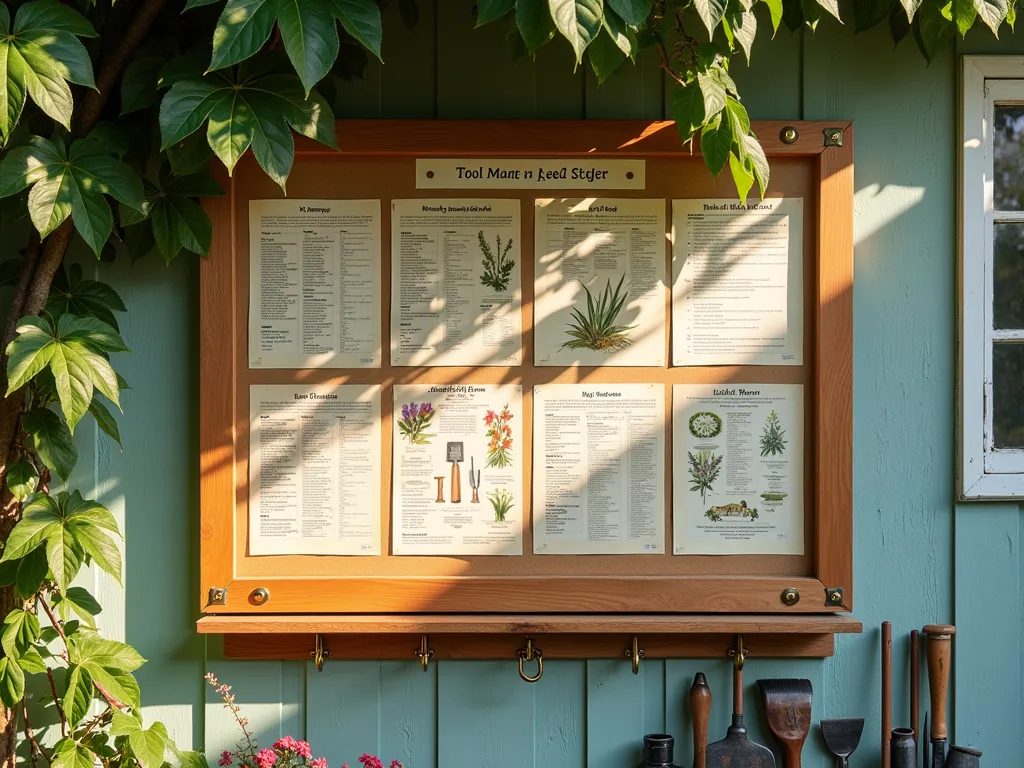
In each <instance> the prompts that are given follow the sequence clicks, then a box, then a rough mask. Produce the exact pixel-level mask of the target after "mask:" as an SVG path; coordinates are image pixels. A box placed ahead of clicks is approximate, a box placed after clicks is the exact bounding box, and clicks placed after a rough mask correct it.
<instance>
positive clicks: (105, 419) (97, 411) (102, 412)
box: [89, 396, 124, 450]
mask: <svg viewBox="0 0 1024 768" xmlns="http://www.w3.org/2000/svg"><path fill="white" fill-rule="evenodd" d="M89 413H91V414H92V417H93V418H94V419H96V424H97V426H98V427H99V428H100V429H102V430H103V431H104V432H105V433H106V434H107V436H108V437H110V439H111V440H113V441H114V442H115V443H117V444H118V446H120V447H121V449H122V450H123V449H124V446H123V445H122V444H121V430H120V428H119V427H118V426H117V420H116V419H115V418H114V414H112V413H111V412H110V409H109V408H107V406H105V405H104V404H103V403H102V402H101V401H100V400H99V398H97V397H95V396H94V397H93V399H92V402H91V403H89Z"/></svg>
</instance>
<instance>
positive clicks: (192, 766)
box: [178, 751, 210, 768]
mask: <svg viewBox="0 0 1024 768" xmlns="http://www.w3.org/2000/svg"><path fill="white" fill-rule="evenodd" d="M178 759H179V760H180V761H181V768H210V764H209V763H208V762H207V761H206V756H205V755H204V754H203V753H202V752H191V751H188V752H182V753H181V754H180V755H178Z"/></svg>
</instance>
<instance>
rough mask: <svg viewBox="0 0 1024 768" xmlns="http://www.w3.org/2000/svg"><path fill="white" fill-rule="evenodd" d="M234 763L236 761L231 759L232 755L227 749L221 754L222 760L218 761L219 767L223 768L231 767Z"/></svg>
mask: <svg viewBox="0 0 1024 768" xmlns="http://www.w3.org/2000/svg"><path fill="white" fill-rule="evenodd" d="M232 762H234V761H233V760H232V759H231V753H230V752H228V751H227V750H226V749H225V750H224V751H223V752H221V753H220V760H218V761H217V765H219V766H221V768H224V766H226V765H231V763H232Z"/></svg>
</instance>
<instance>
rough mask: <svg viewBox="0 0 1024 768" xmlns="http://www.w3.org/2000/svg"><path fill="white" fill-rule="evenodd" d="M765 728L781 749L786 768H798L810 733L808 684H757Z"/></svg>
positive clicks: (762, 682) (769, 681) (767, 681)
mask: <svg viewBox="0 0 1024 768" xmlns="http://www.w3.org/2000/svg"><path fill="white" fill-rule="evenodd" d="M757 684H758V686H759V687H760V688H761V695H762V696H763V697H764V712H765V715H767V717H768V727H769V728H770V729H771V731H772V733H774V734H775V738H776V739H778V740H779V744H780V745H782V764H783V765H784V766H785V768H800V751H801V750H802V749H803V747H804V741H805V740H806V739H807V732H808V731H809V730H810V729H811V696H812V695H813V691H812V689H811V681H810V680H788V679H781V680H758V681H757Z"/></svg>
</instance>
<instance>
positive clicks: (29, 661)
mask: <svg viewBox="0 0 1024 768" xmlns="http://www.w3.org/2000/svg"><path fill="white" fill-rule="evenodd" d="M18 666H19V667H21V670H22V671H23V672H27V673H28V674H30V675H45V674H46V662H45V661H43V656H42V654H40V653H39V649H38V648H34V647H33V648H26V649H25V652H24V653H23V654H21V655H20V656H19V657H18Z"/></svg>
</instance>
